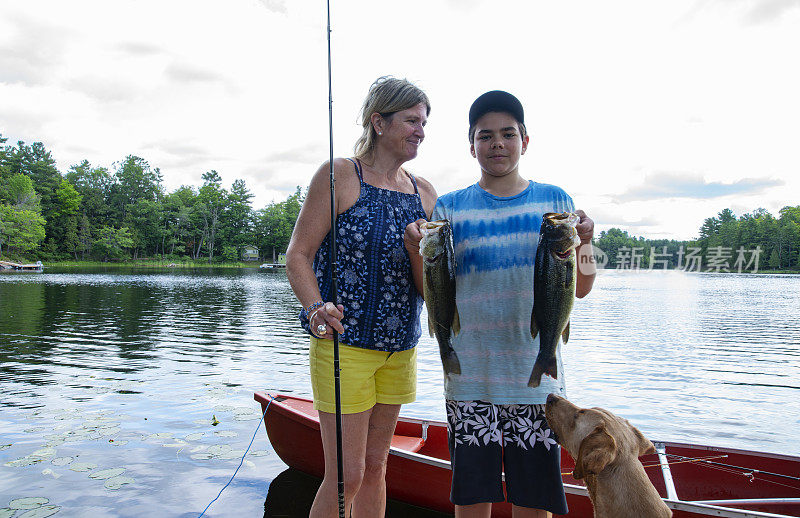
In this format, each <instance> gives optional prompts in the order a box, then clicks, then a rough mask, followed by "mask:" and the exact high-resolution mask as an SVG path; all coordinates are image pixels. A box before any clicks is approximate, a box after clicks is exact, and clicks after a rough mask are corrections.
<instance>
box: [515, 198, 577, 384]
mask: <svg viewBox="0 0 800 518" xmlns="http://www.w3.org/2000/svg"><path fill="white" fill-rule="evenodd" d="M579 219H580V218H579V217H578V215H577V214H574V213H572V212H564V213H557V212H548V213H547V214H545V215H544V216H543V217H542V227H541V229H540V231H539V247H538V248H537V249H536V265H535V266H534V275H533V310H532V311H531V336H532V337H533V338H536V336H537V335H539V354H538V355H537V357H536V363H535V364H534V365H533V371H532V372H531V378H530V380H529V381H528V386H529V387H538V386H539V384H540V383H541V381H542V375H543V374H548V375H550V376H551V377H553V378H558V362H557V361H556V350H557V349H558V341H559V338H562V339H563V340H564V343H565V344H566V343H567V340H569V320H570V313H571V312H572V304H573V302H574V301H575V282H576V276H577V269H576V258H575V255H576V252H575V249H576V248H577V247H578V246H580V244H581V240H580V238H579V237H578V231H577V230H575V225H577V224H578V221H579Z"/></svg>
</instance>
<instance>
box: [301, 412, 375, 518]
mask: <svg viewBox="0 0 800 518" xmlns="http://www.w3.org/2000/svg"><path fill="white" fill-rule="evenodd" d="M373 409H374V407H373V408H371V409H369V410H366V411H364V412H359V413H357V414H342V457H343V460H344V493H345V498H344V501H345V513H346V516H350V505H351V504H352V503H353V498H354V497H355V495H356V493H358V490H359V488H360V487H361V483H362V480H363V478H364V469H365V460H364V456H365V452H366V450H367V434H368V431H369V428H370V416H371V415H372V411H373ZM319 428H320V434H321V435H322V449H323V451H324V453H325V476H324V477H323V479H322V485H320V486H319V490H318V491H317V496H316V497H315V498H314V504H313V505H312V506H311V512H310V513H309V517H313V518H337V517H338V516H339V496H338V495H339V487H338V472H337V464H336V414H332V413H329V412H319Z"/></svg>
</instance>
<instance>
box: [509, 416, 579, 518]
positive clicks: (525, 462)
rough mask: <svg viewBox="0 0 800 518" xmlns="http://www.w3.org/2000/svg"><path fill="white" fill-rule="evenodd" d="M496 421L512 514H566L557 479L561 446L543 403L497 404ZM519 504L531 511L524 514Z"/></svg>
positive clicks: (562, 493) (559, 481) (560, 483)
mask: <svg viewBox="0 0 800 518" xmlns="http://www.w3.org/2000/svg"><path fill="white" fill-rule="evenodd" d="M499 414H500V425H501V426H502V430H503V439H504V444H505V448H504V450H503V463H504V467H505V474H506V490H507V491H508V501H509V502H511V504H513V505H514V506H515V507H518V508H519V509H515V513H514V516H515V517H516V516H519V517H522V516H525V517H527V516H537V517H538V516H546V515H545V514H537V513H538V512H539V510H543V511H542V513H544V511H549V512H552V513H555V514H567V511H568V509H567V500H566V495H565V494H564V485H563V483H562V481H561V450H560V448H559V446H558V444H557V443H556V441H555V437H554V436H553V432H552V430H550V427H549V426H548V424H547V419H546V418H545V415H544V405H501V406H500V409H499ZM523 508H528V509H530V513H531V514H524V513H525V511H523Z"/></svg>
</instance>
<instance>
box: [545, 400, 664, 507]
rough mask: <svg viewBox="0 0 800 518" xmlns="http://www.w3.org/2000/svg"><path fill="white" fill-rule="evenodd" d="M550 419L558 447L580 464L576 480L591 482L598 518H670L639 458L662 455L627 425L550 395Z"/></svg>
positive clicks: (547, 410)
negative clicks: (654, 454) (651, 454)
mask: <svg viewBox="0 0 800 518" xmlns="http://www.w3.org/2000/svg"><path fill="white" fill-rule="evenodd" d="M545 414H546V416H547V422H548V424H549V425H550V428H551V429H552V430H553V431H554V432H555V433H556V437H557V438H558V442H559V443H560V444H561V445H562V446H563V447H564V448H566V449H567V451H568V452H569V453H570V455H572V458H573V459H575V470H574V471H573V473H572V476H573V477H574V478H575V479H578V480H580V479H583V478H585V479H586V487H587V488H588V489H589V497H590V498H591V499H592V505H593V506H594V516H595V518H650V517H653V518H669V517H670V516H672V511H670V510H669V508H668V507H667V505H666V504H665V503H664V501H663V500H661V497H660V496H659V494H658V491H656V488H655V487H653V484H652V483H651V482H650V479H649V478H647V474H646V473H645V472H644V468H643V467H642V463H641V462H639V459H638V457H639V456H640V455H645V454H647V453H655V451H656V449H655V447H654V446H653V443H652V442H650V440H649V439H647V438H646V437H645V436H644V435H642V432H640V431H639V430H637V429H636V428H635V427H634V426H633V425H631V424H630V423H629V422H628V421H627V420H626V419H622V418H620V417H617V416H615V415H614V414H612V413H611V412H609V411H608V410H604V409H602V408H578V407H577V406H575V405H573V404H572V403H570V402H569V401H567V400H566V399H564V398H562V397H559V396H556V395H555V394H550V395H549V396H548V397H547V405H546V407H545Z"/></svg>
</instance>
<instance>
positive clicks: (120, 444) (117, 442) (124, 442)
mask: <svg viewBox="0 0 800 518" xmlns="http://www.w3.org/2000/svg"><path fill="white" fill-rule="evenodd" d="M110 442H111V444H113V445H114V446H125V445H126V444H128V441H110Z"/></svg>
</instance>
